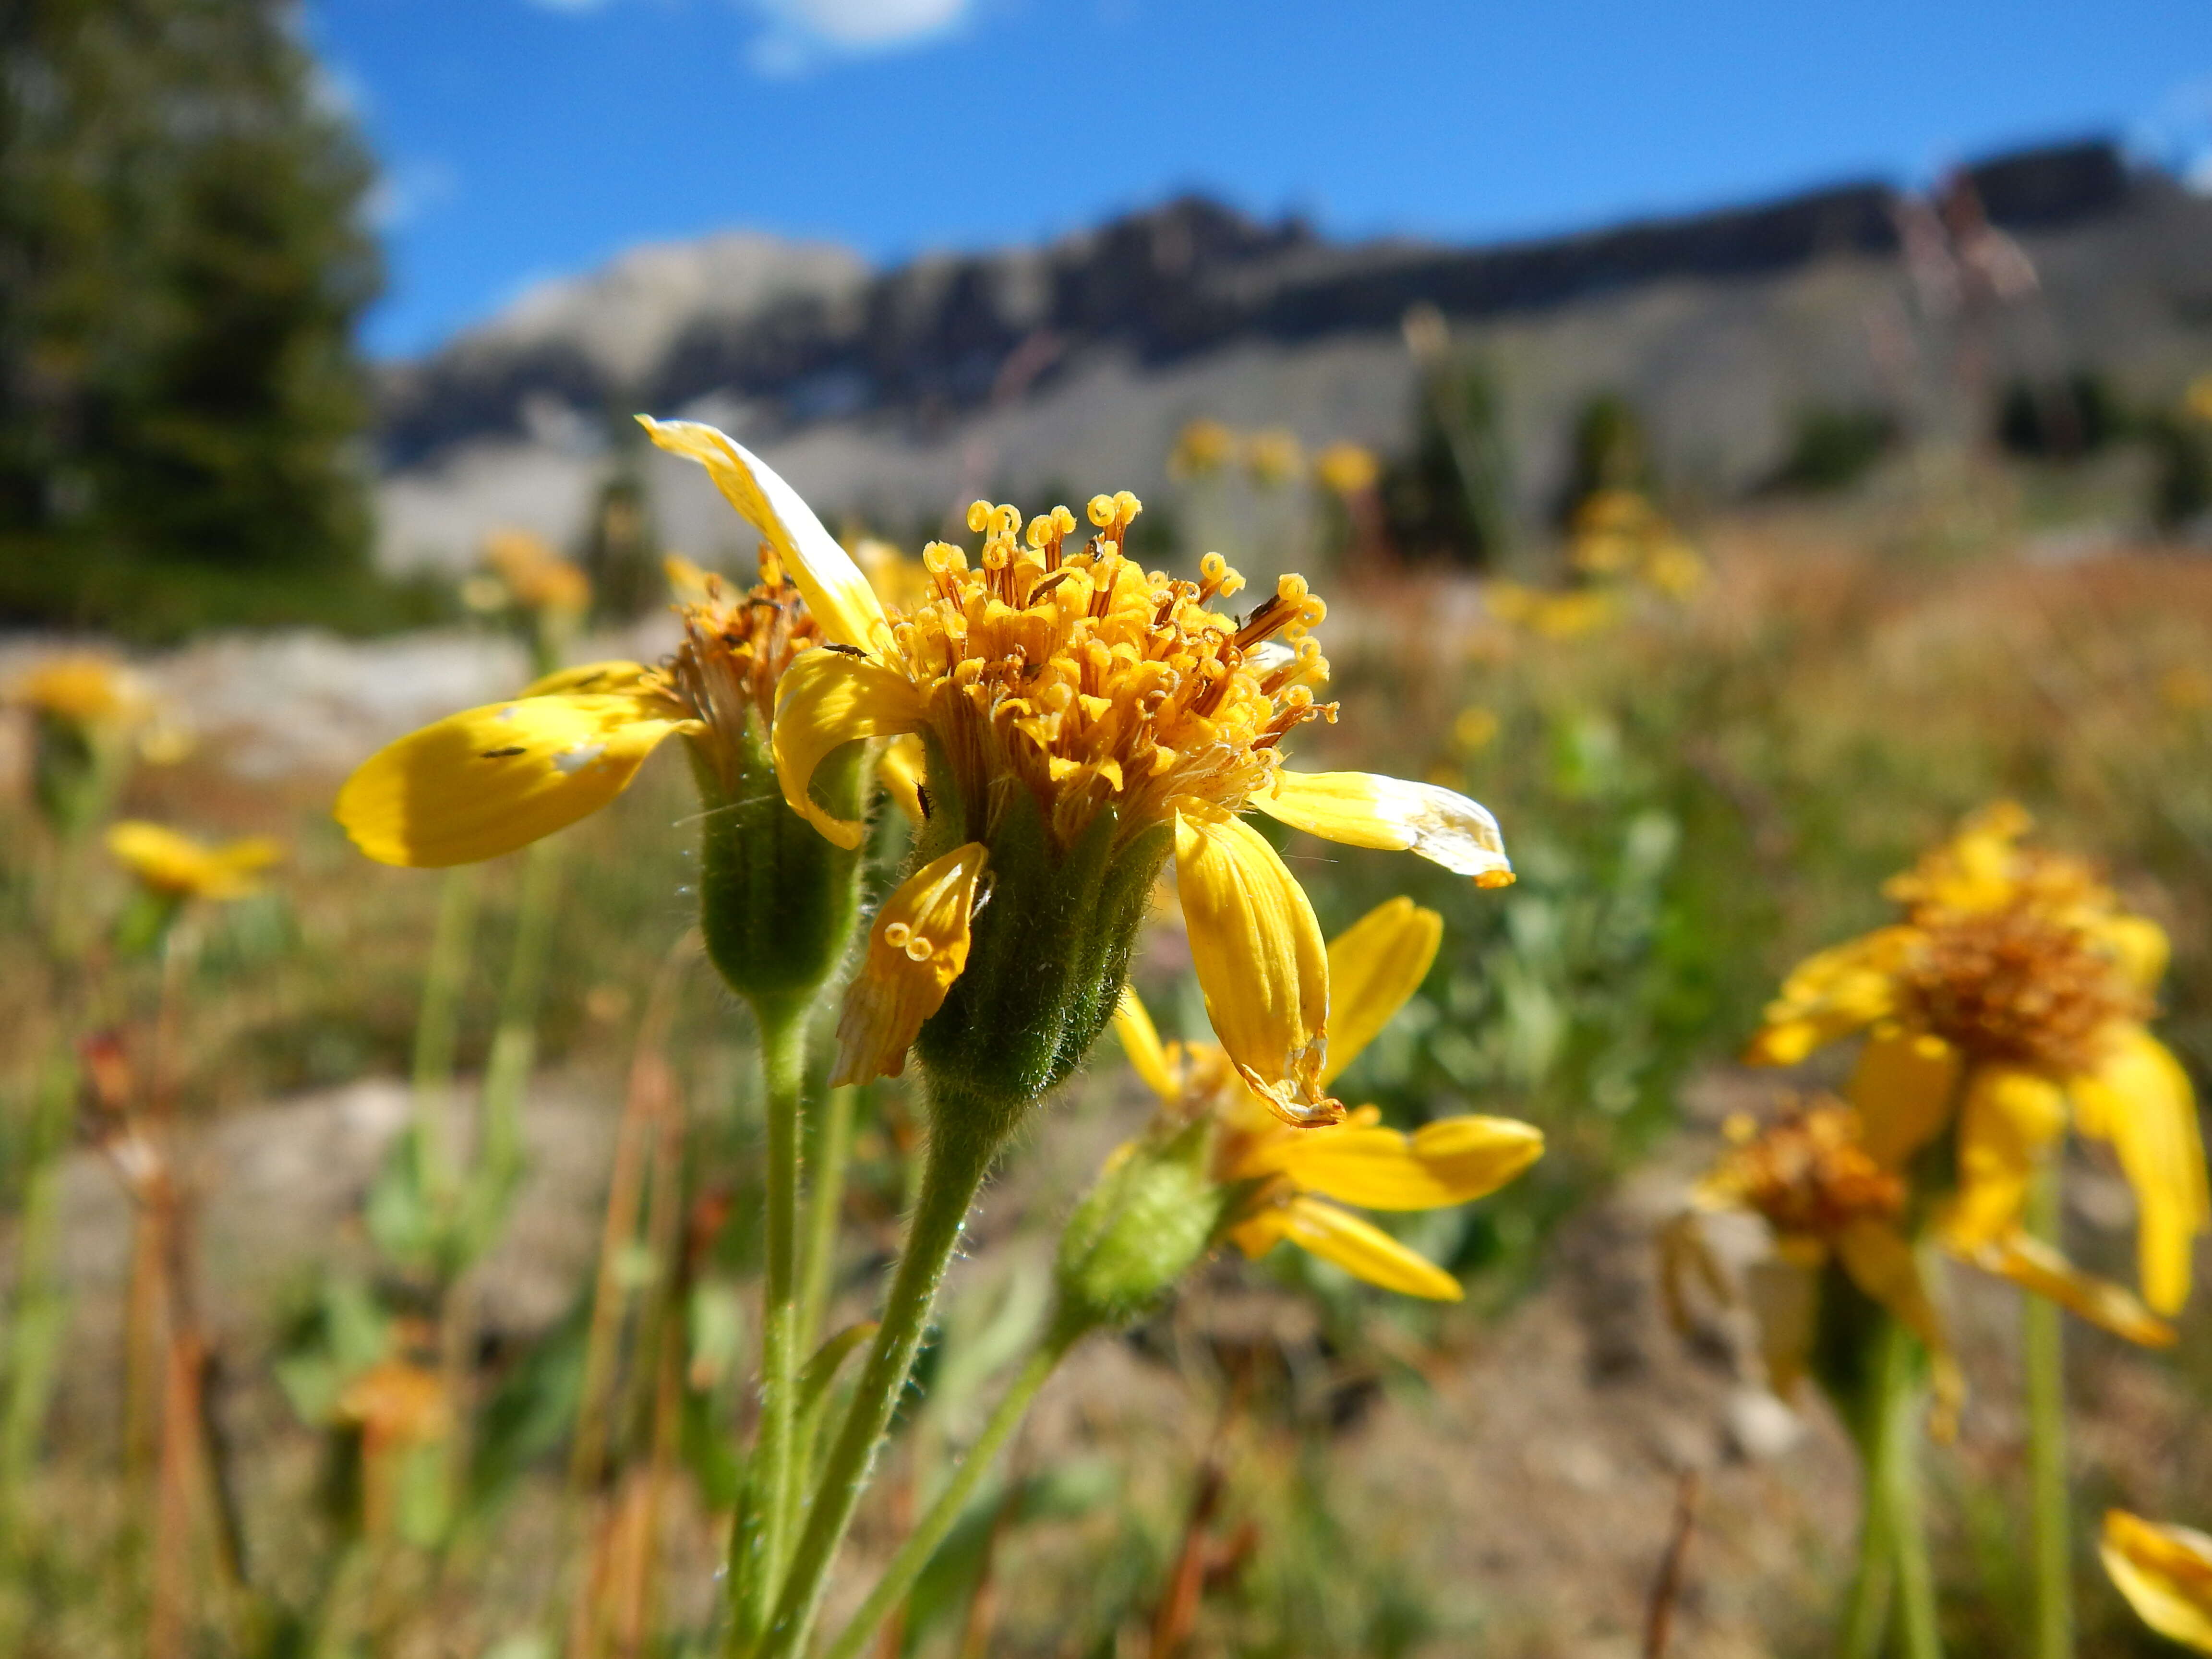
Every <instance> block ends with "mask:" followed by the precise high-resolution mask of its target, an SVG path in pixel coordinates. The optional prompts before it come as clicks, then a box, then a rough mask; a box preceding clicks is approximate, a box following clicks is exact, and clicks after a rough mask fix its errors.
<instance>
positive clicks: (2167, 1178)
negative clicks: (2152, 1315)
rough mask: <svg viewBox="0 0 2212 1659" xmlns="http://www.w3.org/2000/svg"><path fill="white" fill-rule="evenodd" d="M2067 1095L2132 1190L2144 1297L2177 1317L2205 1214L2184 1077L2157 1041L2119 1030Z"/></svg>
mask: <svg viewBox="0 0 2212 1659" xmlns="http://www.w3.org/2000/svg"><path fill="white" fill-rule="evenodd" d="M2068 1092H2069V1094H2070V1095H2071V1096H2072V1097H2073V1101H2074V1121H2075V1124H2076V1126H2077V1127H2079V1128H2080V1129H2081V1133H2084V1134H2087V1135H2093V1136H2095V1137H2096V1138H2097V1139H2100V1140H2107V1141H2110V1142H2111V1143H2112V1150H2113V1152H2115V1153H2117V1154H2118V1157H2119V1160H2120V1170H2121V1173H2122V1174H2124V1175H2125V1176H2127V1178H2128V1184H2129V1185H2130V1186H2131V1187H2133V1188H2135V1192H2136V1207H2137V1209H2138V1211H2139V1212H2140V1214H2139V1218H2138V1219H2137V1221H2136V1252H2137V1255H2138V1256H2139V1258H2140V1267H2139V1271H2140V1273H2141V1274H2142V1293H2143V1300H2144V1301H2146V1302H2148V1303H2149V1304H2150V1305H2151V1306H2152V1307H2153V1308H2154V1309H2155V1310H2157V1311H2158V1312H2160V1313H2162V1314H2171V1313H2177V1312H2179V1310H2180V1309H2181V1305H2182V1304H2183V1303H2185V1302H2186V1301H2188V1299H2189V1280H2190V1266H2191V1263H2190V1257H2191V1251H2192V1250H2193V1249H2194V1241H2195V1239H2196V1237H2197V1234H2198V1233H2201V1232H2203V1231H2204V1230H2205V1225H2206V1222H2207V1219H2208V1216H2212V1206H2208V1203H2207V1200H2206V1195H2205V1179H2204V1141H2203V1132H2202V1130H2201V1129H2200V1128H2199V1127H2198V1125H2197V1102H2196V1098H2195V1097H2194V1096H2193V1095H2192V1093H2191V1091H2190V1087H2189V1078H2188V1074H2187V1073H2185V1072H2184V1071H2183V1070H2182V1069H2181V1063H2180V1062H2179V1060H2175V1059H2174V1057H2173V1056H2172V1054H2170V1053H2168V1052H2167V1050H2166V1045H2165V1044H2163V1043H2161V1042H2160V1041H2159V1040H2158V1039H2157V1038H2156V1037H2154V1036H2152V1035H2151V1034H2150V1033H2149V1032H2148V1031H2146V1030H2143V1029H2142V1027H2141V1026H2140V1025H2126V1026H2122V1027H2120V1028H2118V1030H2117V1031H2116V1032H2115V1033H2114V1036H2113V1041H2112V1047H2111V1048H2110V1050H2109V1051H2108V1052H2107V1053H2106V1056H2105V1059H2104V1061H2103V1063H2102V1064H2101V1065H2100V1066H2098V1068H2097V1070H2096V1072H2095V1073H2093V1075H2091V1076H2088V1077H2081V1078H2075V1079H2072V1080H2071V1082H2070V1083H2069V1085H2068Z"/></svg>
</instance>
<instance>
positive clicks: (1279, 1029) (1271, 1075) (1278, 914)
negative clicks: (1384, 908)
mask: <svg viewBox="0 0 2212 1659" xmlns="http://www.w3.org/2000/svg"><path fill="white" fill-rule="evenodd" d="M1175 829H1176V890H1177V891H1178V893H1179V894H1180V895H1181V896H1182V914H1183V923H1184V927H1185V928H1186V929H1187V930H1188V933H1189V936H1190V954H1191V961H1192V964H1193V965H1194V967H1195V968H1196V969H1198V983H1199V988H1200V990H1202V991H1203V992H1204V993H1205V994H1206V1018H1208V1019H1210V1020H1212V1023H1213V1030H1214V1034H1215V1035H1216V1036H1218V1037H1219V1038H1220V1039H1221V1046H1222V1048H1224V1049H1225V1050H1226V1051H1227V1053H1228V1054H1229V1059H1230V1061H1231V1064H1232V1065H1234V1066H1236V1067H1237V1073H1238V1075H1239V1076H1241V1077H1243V1079H1244V1081H1245V1082H1246V1083H1247V1084H1248V1085H1250V1087H1251V1088H1252V1090H1253V1091H1254V1092H1255V1093H1256V1094H1258V1095H1259V1096H1260V1097H1261V1099H1263V1100H1264V1101H1266V1102H1267V1104H1268V1105H1269V1106H1271V1107H1273V1109H1274V1110H1275V1111H1276V1112H1277V1113H1278V1114H1279V1115H1281V1116H1282V1117H1283V1118H1284V1119H1285V1121H1288V1122H1291V1123H1297V1124H1309V1123H1328V1122H1334V1121H1335V1120H1337V1119H1338V1118H1340V1117H1342V1116H1343V1115H1344V1108H1343V1107H1342V1106H1341V1105H1340V1104H1339V1103H1337V1102H1336V1101H1334V1100H1333V1099H1331V1098H1330V1097H1329V1096H1328V1092H1327V1091H1326V1090H1324V1089H1323V1088H1322V1082H1321V1071H1322V1064H1323V1062H1324V1061H1325V1060H1326V1059H1327V1057H1328V1036H1327V1032H1328V948H1327V947H1326V946H1325V945H1323V944H1322V937H1321V925H1320V924H1319V923H1318V922H1316V921H1315V920H1314V913H1313V906H1312V905H1311V904H1310V902H1308V901H1307V899H1306V896H1305V890H1304V888H1302V887H1300V886H1299V885H1298V884H1297V878H1295V877H1293V876H1292V875H1291V872H1289V871H1288V870H1286V869H1285V868H1284V867H1283V861H1282V860H1281V859H1279V858H1278V857H1276V855H1275V849H1274V848H1272V847H1270V846H1268V845H1267V842H1266V841H1264V840H1263V839H1262V838H1261V836H1260V833H1259V831H1257V830H1256V829H1253V828H1252V826H1251V825H1250V824H1249V823H1245V822H1244V821H1243V819H1241V818H1239V817H1237V816H1236V815H1235V814H1234V813H1231V812H1227V811H1223V810H1222V809H1221V808H1219V807H1218V806H1212V805H1206V804H1203V803H1200V802H1195V801H1193V802H1188V803H1186V804H1185V805H1183V806H1182V807H1181V808H1179V809H1178V810H1177V811H1176V826H1175Z"/></svg>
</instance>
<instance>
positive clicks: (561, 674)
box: [515, 662, 674, 712]
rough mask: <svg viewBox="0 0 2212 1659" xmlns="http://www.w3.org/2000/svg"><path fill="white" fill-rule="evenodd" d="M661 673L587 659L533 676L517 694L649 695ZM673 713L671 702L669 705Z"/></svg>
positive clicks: (536, 695) (644, 666)
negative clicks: (538, 677) (568, 666)
mask: <svg viewBox="0 0 2212 1659" xmlns="http://www.w3.org/2000/svg"><path fill="white" fill-rule="evenodd" d="M661 684H662V681H661V678H660V676H659V674H658V673H656V672H655V671H653V670H652V669H650V668H647V666H646V665H644V664H643V663H635V662H587V663H583V664H580V665H578V666H576V667H574V668H562V669H556V670H555V671H553V672H552V673H550V674H548V675H546V676H545V677H544V678H543V679H536V680H532V681H531V682H530V684H527V685H526V686H524V687H523V688H522V690H520V691H519V692H517V693H516V694H515V695H516V696H518V697H563V696H588V695H592V694H600V695H604V696H622V697H635V696H649V695H651V694H653V692H655V691H656V690H659V686H660V685H661ZM670 708H671V712H672V711H673V709H674V705H673V704H672V703H671V705H670Z"/></svg>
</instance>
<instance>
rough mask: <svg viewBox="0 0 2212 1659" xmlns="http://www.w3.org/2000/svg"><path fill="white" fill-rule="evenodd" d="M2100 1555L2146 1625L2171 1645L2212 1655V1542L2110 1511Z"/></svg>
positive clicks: (2192, 1532) (2180, 1529)
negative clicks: (2179, 1645)
mask: <svg viewBox="0 0 2212 1659" xmlns="http://www.w3.org/2000/svg"><path fill="white" fill-rule="evenodd" d="M2097 1553H2098V1554H2099V1555H2100V1556H2101V1557H2102V1558H2103V1559H2104V1563H2105V1571H2106V1572H2107V1573H2109V1574H2110V1575H2111V1576H2112V1583H2113V1585H2114V1586H2115V1587H2116V1588H2117V1589H2118V1590H2119V1592H2120V1594H2121V1595H2124V1596H2125V1597H2126V1598H2127V1602H2128V1605H2129V1606H2130V1607H2133V1608H2134V1609H2135V1610H2136V1616H2137V1617H2138V1618H2140V1619H2141V1620H2142V1621H2143V1623H2145V1624H2146V1625H2148V1626H2150V1627H2151V1628H2152V1629H2153V1630H2154V1631H2156V1632H2158V1633H2159V1634H2160V1636H2163V1637H2165V1638H2167V1640H2169V1641H2173V1642H2179V1643H2180V1644H2182V1646H2184V1647H2186V1648H2194V1649H2195V1650H2197V1652H2199V1653H2212V1538H2208V1537H2206V1536H2205V1535H2204V1534H2203V1533H2201V1532H2198V1531H2197V1530H2196V1529H2195V1528H2192V1527H2168V1526H2161V1525H2160V1524H2159V1523H2158V1522H2153V1521H2145V1520H2143V1519H2142V1517H2141V1516H2134V1515H2130V1514H2129V1513H2128V1512H2127V1511H2126V1510H2106V1511H2105V1532H2104V1536H2103V1537H2102V1538H2101V1539H2100V1540H2099V1541H2098V1546H2097Z"/></svg>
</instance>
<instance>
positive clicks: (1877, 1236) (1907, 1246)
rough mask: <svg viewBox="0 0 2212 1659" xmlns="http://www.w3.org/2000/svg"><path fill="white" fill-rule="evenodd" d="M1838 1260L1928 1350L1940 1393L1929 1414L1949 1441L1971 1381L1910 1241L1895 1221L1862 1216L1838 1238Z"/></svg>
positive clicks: (1935, 1427) (1937, 1430) (1934, 1426)
mask: <svg viewBox="0 0 2212 1659" xmlns="http://www.w3.org/2000/svg"><path fill="white" fill-rule="evenodd" d="M1836 1259H1837V1260H1838V1261H1840V1262H1842V1263H1843V1266H1844V1272H1845V1273H1849V1274H1850V1276H1851V1282H1852V1283H1853V1284H1854V1285H1857V1286H1858V1287H1859V1289H1861V1290H1862V1291H1865V1292H1866V1293H1867V1295H1868V1296H1869V1297H1871V1298H1872V1299H1873V1300H1875V1301H1876V1302H1879V1303H1880V1304H1881V1305H1882V1306H1883V1307H1885V1308H1887V1309H1888V1310H1889V1311H1890V1313H1891V1314H1892V1316H1894V1317H1895V1318H1896V1319H1897V1320H1898V1321H1899V1322H1900V1323H1902V1324H1903V1325H1904V1326H1905V1328H1906V1329H1907V1330H1909V1331H1911V1333H1912V1334H1914V1335H1915V1336H1917V1337H1918V1338H1919V1339H1920V1341H1921V1346H1923V1347H1925V1348H1926V1349H1927V1350H1928V1366H1929V1373H1930V1376H1931V1377H1932V1380H1933V1382H1934V1384H1935V1395H1936V1400H1935V1406H1934V1408H1933V1410H1932V1411H1931V1413H1929V1416H1930V1420H1931V1425H1932V1429H1933V1432H1934V1433H1935V1436H1936V1438H1937V1439H1939V1440H1948V1439H1949V1438H1950V1437H1951V1436H1952V1434H1953V1433H1954V1431H1956V1429H1957V1425H1958V1419H1959V1405H1960V1401H1962V1400H1964V1399H1965V1397H1966V1378H1965V1377H1964V1376H1963V1375H1961V1373H1960V1370H1959V1363H1958V1361H1957V1360H1955V1359H1954V1358H1952V1357H1951V1346H1950V1343H1949V1341H1948V1340H1947V1339H1946V1337H1945V1335H1944V1333H1943V1320H1942V1316H1941V1315H1940V1314H1938V1313H1937V1312H1936V1304H1935V1303H1934V1302H1933V1301H1932V1300H1931V1299H1930V1298H1929V1294H1928V1286H1927V1283H1926V1281H1925V1280H1924V1279H1923V1278H1922V1276H1921V1273H1920V1258H1919V1257H1918V1255H1916V1254H1915V1253H1914V1251H1913V1249H1912V1242H1911V1240H1910V1239H1908V1238H1907V1237H1905V1235H1904V1234H1903V1233H1901V1232H1899V1231H1898V1230H1897V1228H1896V1226H1895V1225H1894V1224H1893V1223H1891V1222H1887V1221H1879V1220H1875V1219H1874V1218H1871V1217H1863V1218H1860V1219H1858V1220H1857V1221H1854V1222H1852V1223H1850V1225H1847V1226H1846V1227H1844V1229H1843V1230H1842V1231H1840V1232H1838V1234H1837V1235H1836Z"/></svg>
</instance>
